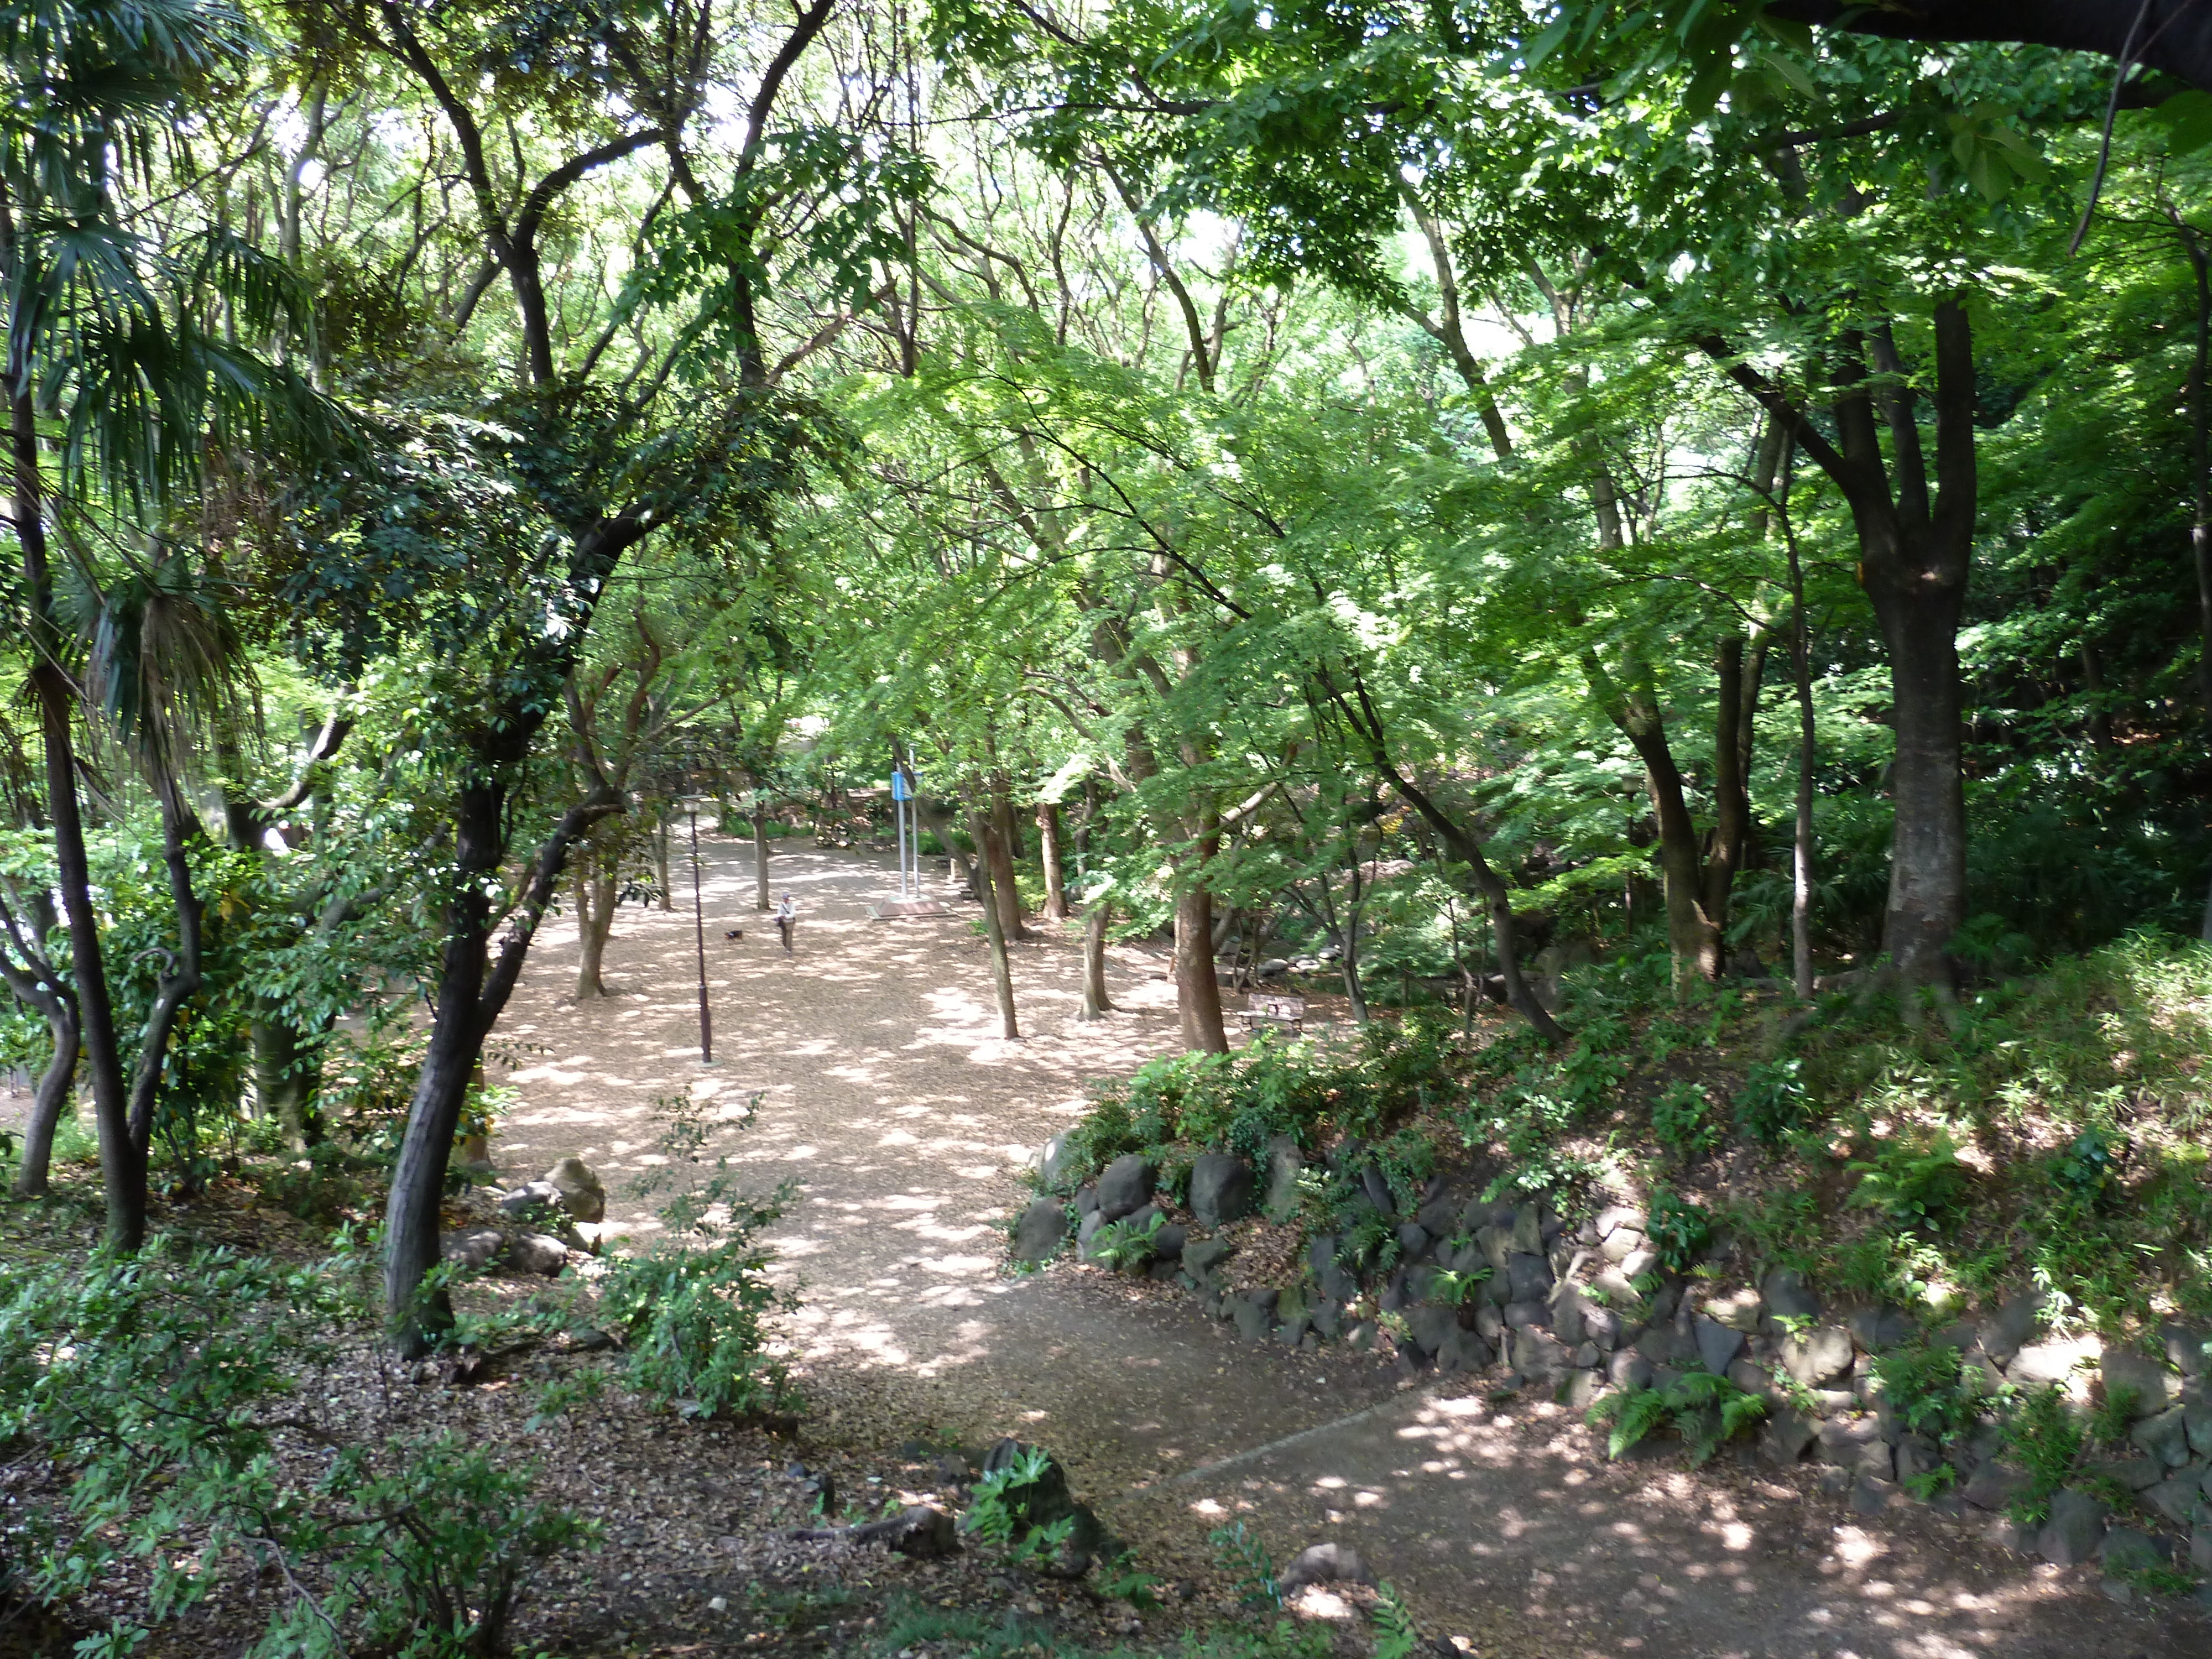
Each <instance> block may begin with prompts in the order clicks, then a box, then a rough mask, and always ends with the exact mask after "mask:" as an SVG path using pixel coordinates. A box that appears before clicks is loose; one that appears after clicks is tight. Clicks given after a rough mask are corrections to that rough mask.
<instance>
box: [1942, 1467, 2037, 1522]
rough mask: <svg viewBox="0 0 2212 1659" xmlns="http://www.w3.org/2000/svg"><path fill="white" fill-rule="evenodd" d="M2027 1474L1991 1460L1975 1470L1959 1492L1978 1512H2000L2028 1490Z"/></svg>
mask: <svg viewBox="0 0 2212 1659" xmlns="http://www.w3.org/2000/svg"><path fill="white" fill-rule="evenodd" d="M2028 1484H2029V1482H2028V1478H2027V1474H2026V1473H2025V1472H2024V1471H2022V1470H2021V1469H2017V1468H2013V1467H2012V1466H2011V1465H2010V1464H2008V1463H2001V1462H1998V1461H1997V1460H1996V1459H1995V1458H1991V1459H1990V1461H1989V1462H1986V1463H1984V1464H1982V1465H1980V1466H1979V1467H1978V1468H1976V1469H1975V1470H1974V1472H1973V1474H1971V1475H1969V1476H1968V1477H1967V1479H1966V1486H1965V1488H1964V1489H1963V1490H1962V1491H1961V1492H1960V1494H1959V1495H1960V1497H1962V1498H1965V1499H1966V1501H1967V1502H1968V1503H1969V1504H1972V1505H1973V1506H1974V1507H1975V1508H1976V1509H1978V1510H2002V1509H2004V1508H2007V1507H2008V1505H2010V1504H2011V1503H2012V1500H2013V1499H2014V1498H2017V1497H2019V1496H2020V1495H2021V1493H2022V1492H2026V1491H2027V1488H2028Z"/></svg>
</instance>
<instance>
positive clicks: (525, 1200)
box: [499, 1181, 562, 1218]
mask: <svg viewBox="0 0 2212 1659" xmlns="http://www.w3.org/2000/svg"><path fill="white" fill-rule="evenodd" d="M499 1207H500V1210H501V1213H503V1214H506V1215H510V1216H513V1217H516V1218H520V1217H522V1216H526V1215H527V1214H529V1213H530V1212H531V1211H532V1210H540V1209H542V1210H555V1209H559V1208H561V1207H562V1205H561V1189H560V1188H558V1187H556V1186H555V1185H554V1184H553V1183H552V1182H550V1181H526V1182H523V1183H522V1185H520V1187H517V1188H515V1189H514V1190H513V1192H511V1193H507V1194H502V1195H501V1199H500V1200H499Z"/></svg>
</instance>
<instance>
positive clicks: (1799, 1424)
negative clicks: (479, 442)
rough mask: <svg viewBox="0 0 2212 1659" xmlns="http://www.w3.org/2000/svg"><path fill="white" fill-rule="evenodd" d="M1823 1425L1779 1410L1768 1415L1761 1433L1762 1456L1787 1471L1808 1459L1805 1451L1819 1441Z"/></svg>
mask: <svg viewBox="0 0 2212 1659" xmlns="http://www.w3.org/2000/svg"><path fill="white" fill-rule="evenodd" d="M1819 1437H1820V1425H1818V1424H1816V1423H1814V1421H1813V1420H1812V1419H1810V1418H1808V1417H1805V1416H1802V1415H1801V1414H1800V1413H1797V1412H1795V1411H1793V1410H1791V1409H1790V1407H1787V1406H1777V1407H1774V1408H1772V1409H1771V1410H1770V1411H1769V1412H1768V1413H1766V1421H1765V1424H1764V1425H1761V1426H1760V1428H1759V1456H1760V1457H1761V1458H1763V1459H1764V1460H1765V1461H1766V1462H1769V1463H1774V1464H1778V1465H1779V1466H1780V1467H1782V1468H1789V1467H1790V1465H1791V1464H1793V1463H1795V1462H1797V1461H1798V1460H1799V1459H1800V1458H1802V1457H1803V1456H1804V1455H1805V1450H1806V1448H1807V1447H1808V1446H1810V1445H1811V1444H1812V1443H1813V1442H1814V1440H1815V1439H1817V1438H1819Z"/></svg>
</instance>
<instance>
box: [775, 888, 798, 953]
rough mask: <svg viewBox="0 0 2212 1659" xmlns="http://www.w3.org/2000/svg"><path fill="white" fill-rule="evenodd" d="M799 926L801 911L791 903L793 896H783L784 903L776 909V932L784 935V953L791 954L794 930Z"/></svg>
mask: <svg viewBox="0 0 2212 1659" xmlns="http://www.w3.org/2000/svg"><path fill="white" fill-rule="evenodd" d="M798 926H799V909H798V907H797V906H796V905H794V904H793V902H791V895H790V894H788V893H786V894H785V895H784V896H783V902H782V903H781V904H779V905H777V906H776V907H775V931H776V932H777V933H781V934H782V935H783V953H784V955H786V956H789V955H790V954H791V933H792V930H793V928H795V927H798Z"/></svg>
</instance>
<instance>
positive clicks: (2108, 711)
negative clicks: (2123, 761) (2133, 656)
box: [2081, 640, 2113, 761]
mask: <svg viewBox="0 0 2212 1659" xmlns="http://www.w3.org/2000/svg"><path fill="white" fill-rule="evenodd" d="M2081 685H2082V689H2083V690H2086V691H2087V693H2088V694H2089V722H2088V724H2089V747H2090V748H2092V749H2093V750H2096V752H2097V757H2098V759H2099V760H2100V761H2106V760H2109V759H2110V758H2111V757H2112V746H2113V745H2112V704H2110V703H2108V702H2106V701H2105V665H2104V661H2103V659H2101V657H2100V655H2099V654H2098V651H2097V645H2096V641H2093V640H2084V641H2081Z"/></svg>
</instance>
